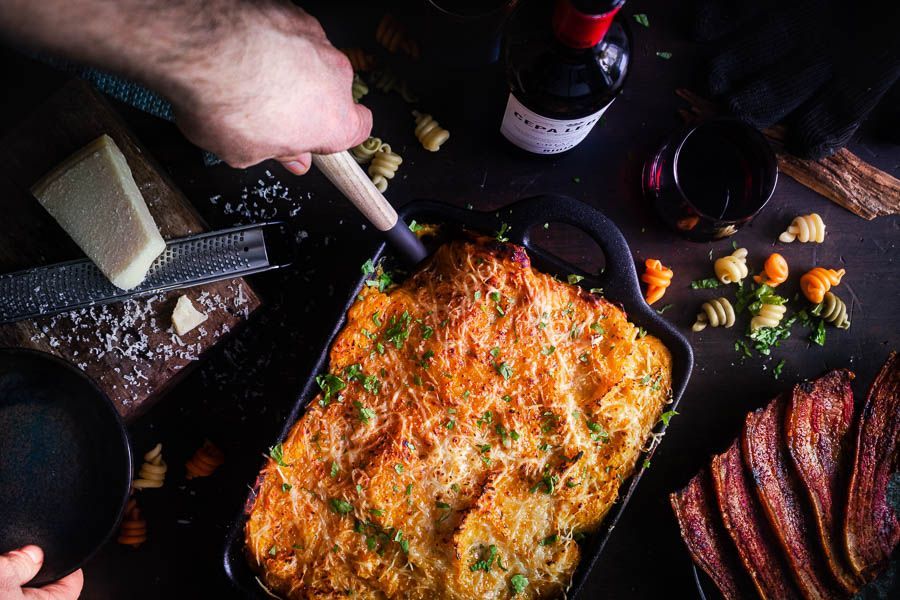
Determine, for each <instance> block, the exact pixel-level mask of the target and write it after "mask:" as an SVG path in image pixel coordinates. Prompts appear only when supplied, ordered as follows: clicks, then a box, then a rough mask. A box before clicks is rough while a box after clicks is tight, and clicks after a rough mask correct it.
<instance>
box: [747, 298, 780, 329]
mask: <svg viewBox="0 0 900 600" xmlns="http://www.w3.org/2000/svg"><path fill="white" fill-rule="evenodd" d="M786 312H787V307H786V306H784V305H783V304H763V305H762V306H760V308H759V313H757V314H756V316H755V317H753V318H752V319H750V331H756V330H757V329H762V328H763V327H775V326H776V325H778V323H780V322H781V319H783V318H784V313H786Z"/></svg>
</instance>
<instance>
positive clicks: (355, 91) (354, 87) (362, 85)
mask: <svg viewBox="0 0 900 600" xmlns="http://www.w3.org/2000/svg"><path fill="white" fill-rule="evenodd" d="M368 93H369V86H367V85H366V82H365V81H363V80H362V78H360V76H359V75H357V74H356V73H354V74H353V83H352V84H351V85H350V94H351V95H352V96H353V101H354V102H359V101H360V100H362V97H363V96H365V95H366V94H368Z"/></svg>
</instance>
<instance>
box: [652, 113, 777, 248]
mask: <svg viewBox="0 0 900 600" xmlns="http://www.w3.org/2000/svg"><path fill="white" fill-rule="evenodd" d="M777 179H778V167H777V162H776V160H775V154H774V152H772V149H771V148H770V147H769V144H768V142H767V141H766V139H765V137H764V136H763V135H762V134H761V133H760V132H758V131H757V130H756V129H754V128H752V127H750V126H749V125H747V124H745V123H743V122H741V121H738V120H736V119H714V120H710V121H706V122H703V123H700V124H697V125H693V126H690V127H688V128H687V129H684V130H682V131H680V132H679V133H678V134H676V135H674V136H672V137H671V138H669V139H668V140H666V142H665V143H664V144H663V145H662V146H661V147H660V149H659V150H658V151H657V153H656V154H655V155H654V156H653V157H651V159H650V160H649V161H647V163H646V165H645V166H644V174H643V187H644V194H645V196H646V197H647V198H648V199H649V200H650V201H651V202H652V203H653V205H654V207H655V209H656V211H657V213H659V215H660V217H661V218H662V220H663V221H664V222H665V223H666V224H667V225H668V226H669V227H671V228H672V229H674V230H675V231H676V232H678V233H679V234H681V235H682V236H683V237H685V238H687V239H690V240H693V241H698V242H705V241H710V240H715V239H721V238H724V237H728V236H729V235H732V234H734V233H736V232H737V231H738V229H740V228H741V227H743V226H744V225H746V224H747V223H749V222H750V221H751V220H752V219H753V217H755V216H756V215H757V214H758V213H759V211H760V210H762V208H763V207H764V206H765V205H766V203H767V202H768V201H769V198H770V197H771V196H772V192H773V191H774V189H775V183H776V181H777Z"/></svg>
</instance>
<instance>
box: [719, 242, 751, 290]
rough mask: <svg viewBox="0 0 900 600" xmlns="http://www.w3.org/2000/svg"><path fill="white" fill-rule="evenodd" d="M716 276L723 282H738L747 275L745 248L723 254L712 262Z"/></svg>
mask: <svg viewBox="0 0 900 600" xmlns="http://www.w3.org/2000/svg"><path fill="white" fill-rule="evenodd" d="M713 270H714V271H715V272H716V277H718V279H719V281H721V282H722V283H724V284H729V283H737V284H740V283H741V281H742V280H743V279H744V277H746V276H747V272H748V271H747V249H746V248H738V249H737V250H735V251H734V252H732V253H731V254H729V255H728V256H723V257H722V258H719V259H717V260H716V262H715V263H713Z"/></svg>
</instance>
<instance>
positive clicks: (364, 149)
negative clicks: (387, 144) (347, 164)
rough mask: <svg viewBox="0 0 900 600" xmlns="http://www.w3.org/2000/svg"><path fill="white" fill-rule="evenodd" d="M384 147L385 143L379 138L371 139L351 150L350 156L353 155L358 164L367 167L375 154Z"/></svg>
mask: <svg viewBox="0 0 900 600" xmlns="http://www.w3.org/2000/svg"><path fill="white" fill-rule="evenodd" d="M382 146H384V142H382V141H381V140H380V139H379V138H377V137H370V138H368V139H367V140H365V141H364V142H363V143H361V144H359V145H358V146H353V147H352V148H350V154H352V155H353V158H354V159H356V162H358V163H359V164H361V165H366V164H369V161H371V160H372V157H373V156H375V153H376V152H378V151H379V150H381V148H382Z"/></svg>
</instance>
